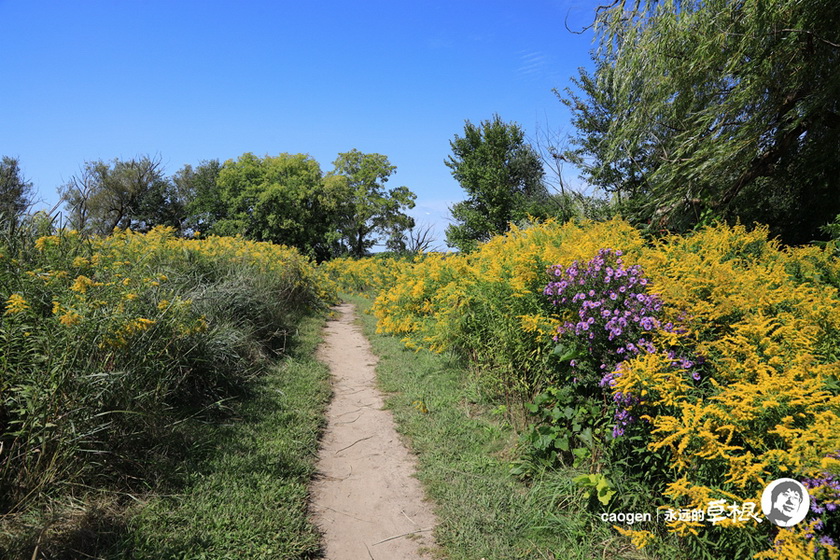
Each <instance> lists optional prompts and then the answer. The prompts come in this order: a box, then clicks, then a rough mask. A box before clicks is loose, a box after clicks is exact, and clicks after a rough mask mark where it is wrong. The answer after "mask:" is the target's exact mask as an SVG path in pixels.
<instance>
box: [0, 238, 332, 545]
mask: <svg viewBox="0 0 840 560" xmlns="http://www.w3.org/2000/svg"><path fill="white" fill-rule="evenodd" d="M334 293H335V288H334V287H333V285H332V284H331V282H329V281H328V280H327V279H326V278H325V277H324V276H323V274H322V272H320V271H319V270H317V269H316V267H315V266H314V264H313V263H311V261H310V260H309V259H308V258H305V257H303V256H301V255H300V254H299V253H298V252H297V251H296V250H294V249H289V248H287V247H283V246H277V245H272V244H269V243H256V242H251V241H246V240H244V239H242V238H221V237H210V238H207V239H185V238H180V237H176V236H175V235H174V233H173V231H172V230H170V229H167V228H156V229H154V230H152V231H151V232H149V233H147V234H138V233H132V232H131V231H117V232H115V233H114V234H113V235H111V236H109V237H106V238H90V237H83V236H81V235H79V234H78V233H76V232H74V231H59V232H57V233H55V232H54V231H52V232H51V231H47V232H45V234H44V235H40V234H38V233H37V227H36V226H32V227H30V228H24V230H21V231H7V232H5V234H4V235H3V236H2V238H0V299H2V306H3V309H2V311H1V312H0V337H2V347H0V360H2V361H1V362H0V511H2V513H3V518H4V519H6V520H9V519H17V520H19V521H20V519H21V514H26V513H27V512H30V511H37V510H39V509H40V510H42V511H43V510H44V508H45V507H46V508H49V504H50V503H53V502H52V501H51V500H54V499H55V498H56V496H65V497H67V496H70V497H71V498H70V499H71V500H73V499H76V500H81V499H82V496H83V495H84V494H85V492H87V491H89V490H93V489H96V488H110V489H114V490H115V491H117V490H118V491H120V492H123V493H126V494H125V495H128V493H132V494H137V495H141V494H143V493H144V492H146V491H148V490H151V489H153V488H154V487H155V485H156V484H158V483H160V482H161V481H160V480H159V479H160V477H161V476H164V475H165V474H166V473H167V472H169V471H171V470H172V468H173V464H175V465H176V466H175V467H174V468H175V470H177V469H178V467H177V463H178V462H179V461H183V460H184V456H183V454H184V452H185V449H186V448H188V447H189V442H188V441H184V440H183V439H179V436H178V430H179V428H180V427H181V426H182V425H183V423H185V422H186V421H188V420H193V419H199V420H202V419H203V420H204V421H207V420H212V419H213V418H223V417H224V415H225V414H226V412H227V402H228V400H229V399H230V398H231V397H233V396H235V395H237V394H240V393H241V392H242V391H243V390H245V389H246V388H247V386H248V383H249V381H250V380H252V379H254V378H255V377H256V376H257V375H258V374H259V373H260V371H261V369H260V365H261V364H262V363H263V362H264V361H265V360H266V359H267V358H269V357H272V356H279V355H283V354H284V353H286V351H287V350H288V345H289V344H292V340H293V336H292V335H294V334H295V329H296V328H297V325H298V323H299V321H300V320H301V318H302V317H304V316H306V315H308V314H311V313H312V312H313V311H316V310H319V309H324V308H325V307H326V305H327V304H329V303H331V302H332V301H333V297H334V296H333V295H332V294H334ZM162 465H163V466H162ZM120 492H117V494H119V493H120ZM76 503H77V504H78V503H81V502H76ZM79 507H80V506H79ZM77 509H78V508H77ZM15 516H16V517H15ZM24 517H25V515H24ZM20 522H21V523H22V524H23V525H24V526H31V527H37V526H38V522H36V521H32V520H31V519H30V520H29V521H26V520H25V519H23V521H20ZM9 531H10V529H9V525H8V524H6V525H4V529H3V532H4V533H5V534H6V535H7V536H8V535H9V534H11V533H10V532H9ZM39 542H40V537H39ZM3 544H8V543H7V542H6V541H4V543H3ZM9 546H11V545H9ZM41 547H42V548H41V550H42V551H43V550H44V548H45V545H43V544H41ZM4 550H6V549H4ZM9 550H16V549H14V548H11V549H9ZM29 550H30V551H31V545H30V548H29ZM36 551H37V547H36ZM10 554H11V553H10ZM27 554H30V553H27Z"/></svg>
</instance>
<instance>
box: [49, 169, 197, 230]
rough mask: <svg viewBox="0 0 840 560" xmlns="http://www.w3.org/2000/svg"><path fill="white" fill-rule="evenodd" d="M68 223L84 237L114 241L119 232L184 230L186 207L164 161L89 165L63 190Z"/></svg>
mask: <svg viewBox="0 0 840 560" xmlns="http://www.w3.org/2000/svg"><path fill="white" fill-rule="evenodd" d="M60 192H61V197H62V200H63V201H64V203H65V206H66V207H67V210H68V212H69V217H68V223H69V225H70V226H71V227H73V228H74V229H76V230H78V231H81V232H83V233H95V234H98V235H109V234H110V233H111V232H112V231H114V229H116V228H121V229H128V228H132V229H134V230H137V231H148V230H150V229H151V228H152V227H154V226H158V225H162V226H172V227H174V228H176V229H180V227H181V224H182V222H183V220H184V218H185V214H184V212H185V211H184V204H183V201H181V200H180V199H179V198H178V196H177V193H176V191H175V188H174V186H173V184H172V183H171V182H170V181H169V180H168V179H167V178H166V177H165V176H164V174H163V169H162V167H161V165H160V161H159V160H156V159H152V158H150V157H149V156H143V157H141V158H139V159H131V160H125V161H124V160H119V159H114V160H113V161H112V162H111V163H105V162H103V161H89V162H85V164H84V166H83V167H82V171H81V173H80V174H79V175H74V176H73V177H71V179H70V181H68V182H67V183H66V184H65V185H63V186H62V187H61V188H60Z"/></svg>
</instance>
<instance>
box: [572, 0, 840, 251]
mask: <svg viewBox="0 0 840 560" xmlns="http://www.w3.org/2000/svg"><path fill="white" fill-rule="evenodd" d="M595 29H596V32H597V37H598V41H599V48H598V49H597V51H596V52H595V54H594V61H595V68H594V71H593V72H592V73H589V72H587V71H585V70H581V71H580V75H579V79H578V80H577V81H576V85H577V89H578V91H567V95H566V96H565V97H564V101H565V103H567V104H568V105H569V107H570V108H571V110H572V112H573V119H574V124H575V125H576V127H577V129H578V133H579V134H578V136H577V138H576V148H575V149H574V150H572V151H571V152H570V153H569V156H570V157H571V158H573V159H575V161H576V162H577V163H578V164H579V165H580V166H581V167H582V169H583V173H584V177H585V178H586V179H587V180H589V181H591V182H592V183H594V184H596V185H599V186H601V187H603V188H605V189H607V190H610V191H613V192H616V193H618V194H619V195H620V196H621V197H622V198H623V199H624V201H625V204H626V209H627V210H628V211H629V212H630V213H631V214H632V216H633V217H635V218H636V219H637V220H639V221H649V222H652V223H653V225H655V226H659V225H662V226H667V227H671V228H675V229H683V228H687V227H691V226H692V225H693V224H695V223H697V222H698V221H700V220H701V219H702V218H703V217H708V216H710V215H713V216H718V217H721V218H725V219H727V220H730V221H734V220H736V219H740V220H741V221H744V222H752V221H754V220H758V221H762V222H765V223H768V224H769V225H770V226H771V228H772V231H773V232H774V233H776V234H778V235H780V236H781V237H782V239H783V240H785V241H787V242H790V243H801V242H807V241H809V240H811V239H814V238H817V237H819V236H820V231H819V227H820V226H821V225H823V224H825V223H827V222H829V221H831V219H832V218H833V217H834V216H835V215H836V214H837V213H838V212H840V196H838V194H837V193H838V189H840V152H838V150H837V149H836V146H837V145H838V141H840V107H838V105H839V104H840V4H838V3H836V2H828V1H825V0H772V1H768V2H732V1H730V0H682V1H680V0H666V1H655V0H637V1H636V2H628V1H625V0H619V1H616V2H613V3H612V4H611V5H610V6H608V7H606V8H602V9H600V10H599V12H598V14H597V16H596V21H595Z"/></svg>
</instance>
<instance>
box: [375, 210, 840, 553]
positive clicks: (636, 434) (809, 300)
mask: <svg viewBox="0 0 840 560" xmlns="http://www.w3.org/2000/svg"><path fill="white" fill-rule="evenodd" d="M604 248H616V249H620V250H621V251H623V253H622V254H618V251H617V250H615V249H614V250H608V249H604ZM593 255H597V256H596V257H595V258H594V259H593ZM619 259H621V262H619ZM546 271H549V274H550V275H551V283H550V284H549V286H548V287H546V281H545V280H544V278H545V273H546ZM642 271H644V274H642ZM643 280H644V282H643ZM581 281H583V283H582V284H581ZM564 282H565V284H564ZM631 282H632V283H631ZM622 287H623V288H624V291H621V288H622ZM838 287H840V260H838V259H837V257H836V255H835V248H834V245H832V244H829V245H828V246H826V247H825V248H820V247H802V248H782V247H780V246H779V244H778V243H776V242H774V241H772V240H769V239H768V233H767V230H766V229H765V228H755V229H753V230H752V231H748V230H747V229H746V228H744V227H742V226H736V227H730V226H725V225H720V226H715V227H709V228H705V229H703V230H700V231H698V232H695V233H693V234H690V235H686V236H671V237H667V238H664V239H661V240H658V241H656V242H653V243H650V244H648V245H646V244H645V243H644V242H643V241H642V239H641V238H640V237H639V236H638V234H637V233H636V232H635V231H634V230H632V228H629V227H628V226H627V224H625V223H624V222H622V221H620V220H613V221H611V222H607V223H602V224H565V225H562V226H560V225H557V224H552V223H548V224H540V225H536V226H534V227H531V228H529V229H517V228H512V229H511V231H510V232H508V233H507V234H506V235H504V236H498V237H495V238H493V239H492V240H490V241H489V242H488V243H486V244H484V245H482V246H481V247H480V248H479V250H478V251H476V252H475V253H472V254H470V255H467V256H448V257H439V258H436V259H434V260H430V261H429V262H424V263H418V264H415V265H412V266H411V267H406V268H405V269H404V270H403V271H401V273H400V274H399V276H398V278H397V281H396V283H395V284H394V285H393V287H391V288H390V289H389V290H386V291H385V292H382V293H381V294H380V295H379V298H378V299H377V301H376V304H375V310H376V314H377V317H378V318H379V320H380V329H381V330H383V331H385V332H393V333H399V334H402V335H403V336H405V337H406V338H407V342H408V343H410V344H413V345H414V346H416V347H426V348H433V349H435V350H443V349H455V350H458V351H459V352H461V353H462V354H463V355H465V356H467V357H468V358H470V359H471V361H472V363H473V364H475V366H476V370H477V371H478V372H479V374H480V375H485V376H487V375H490V376H493V377H494V378H495V379H496V380H498V382H499V384H500V385H501V386H504V387H509V388H520V389H522V390H523V392H524V394H525V395H529V394H531V395H532V394H533V393H534V392H537V391H539V390H541V389H543V388H546V387H551V386H565V385H567V384H568V385H569V386H574V387H577V388H576V389H575V390H574V391H572V392H570V391H568V390H566V389H564V390H563V392H562V394H561V393H556V392H555V393H553V394H555V395H560V397H557V398H553V400H551V399H549V400H547V401H546V402H549V401H551V402H554V401H558V402H559V400H558V399H560V400H563V399H568V398H572V397H571V396H570V395H577V396H578V397H577V398H580V399H582V400H581V401H580V402H581V403H584V400H583V399H592V398H597V396H598V395H599V394H600V395H602V396H604V395H606V396H608V397H610V398H612V399H613V403H615V404H613V405H611V406H615V410H616V413H617V416H616V417H614V420H615V424H616V428H617V429H616V432H615V435H616V436H619V437H618V438H617V439H616V440H615V442H616V443H617V444H618V443H620V442H622V441H625V442H627V441H629V440H631V439H632V441H633V442H635V443H632V444H628V443H622V444H621V445H630V447H629V448H626V449H625V450H626V451H630V452H632V455H630V456H631V457H632V461H631V459H625V460H624V462H625V464H626V465H629V466H628V469H631V470H627V472H629V473H630V474H632V467H633V465H636V467H635V468H636V473H637V474H639V476H640V477H641V478H640V480H642V481H643V483H645V484H648V483H650V484H651V485H652V486H651V488H656V492H657V493H658V497H656V500H658V502H659V503H660V504H662V505H667V506H670V507H679V508H686V509H694V508H705V507H706V505H707V504H708V503H709V502H711V501H715V500H720V499H726V500H732V501H737V502H747V501H752V502H760V496H761V492H762V490H763V488H764V487H765V486H766V485H767V484H768V483H769V482H770V481H772V480H774V479H776V478H781V477H791V478H797V479H799V480H808V481H810V482H809V483H808V484H809V485H811V488H812V490H813V492H814V496H815V498H816V500H815V502H814V503H815V504H816V509H814V508H812V511H811V513H810V515H809V517H807V518H806V520H805V521H804V522H803V523H801V524H800V525H798V526H796V527H794V528H791V529H778V528H776V527H775V526H772V527H771V526H770V524H760V525H757V526H756V525H755V524H754V523H753V522H752V521H750V520H748V519H726V520H725V521H723V522H721V524H720V527H719V529H720V530H719V531H705V532H703V533H702V534H701V528H702V524H698V523H696V522H692V521H690V520H689V521H686V520H680V519H675V520H673V521H668V522H667V525H666V526H667V528H668V530H669V531H670V532H672V533H675V534H677V535H680V539H682V540H683V541H684V543H685V545H686V546H687V547H688V549H689V550H691V549H692V548H693V549H694V550H699V549H700V548H704V549H705V550H707V551H708V549H709V547H710V546H713V547H719V550H718V553H719V554H722V555H725V554H727V552H726V551H729V552H730V553H732V554H741V555H743V554H745V552H744V551H749V553H750V554H757V556H756V557H761V558H766V559H776V560H781V559H783V558H793V557H811V556H813V555H814V554H816V553H815V547H816V550H818V551H819V554H821V555H824V556H827V557H829V558H837V557H838V548H837V546H836V544H837V543H838V542H840V536H838V535H837V534H836V531H837V529H836V527H837V520H836V517H835V516H836V515H837V514H836V510H835V509H831V507H829V506H832V507H837V506H836V505H835V504H837V495H836V493H835V488H834V484H835V480H836V478H835V477H836V476H837V474H838V473H837V469H836V465H834V463H832V461H834V459H831V458H832V457H834V456H833V455H832V454H833V453H835V452H836V450H837V449H840V382H838V380H840V362H838V353H837V350H836V349H837V347H838V345H840V296H838ZM546 295H547V296H548V297H546ZM555 302H556V303H555ZM555 337H556V340H555ZM553 350H554V352H555V354H552V351H553ZM558 358H562V359H558ZM561 397H562V399H561ZM564 402H565V400H564ZM570 406H571V405H570ZM587 406H588V405H587ZM558 410H561V411H562V410H563V407H559V408H558ZM547 412H551V411H550V410H549V411H547ZM632 419H636V420H637V421H636V422H632ZM622 430H624V431H626V432H627V434H625V435H624V436H622V435H621V432H622ZM631 432H632V434H631ZM542 435H546V436H547V437H550V438H553V441H557V442H560V443H561V444H562V442H563V441H564V439H563V438H565V437H566V434H564V433H555V432H551V433H546V434H542ZM631 435H632V437H631ZM535 441H536V440H535ZM539 441H540V442H543V441H547V440H544V439H543V440H539ZM569 441H571V440H569ZM649 456H655V457H661V458H662V459H661V461H660V459H657V460H656V465H658V466H657V468H656V469H648V467H647V466H644V467H641V466H640V465H648V464H649V463H646V462H645V461H647V460H648V457H649ZM609 459H610V460H611V461H615V462H618V461H620V457H619V456H618V455H617V454H615V453H614V454H612V455H610V456H609ZM829 459H831V460H830V461H829ZM660 463H663V464H662V465H660ZM829 463H831V464H830V465H829ZM829 466H830V467H831V469H829V468H828V467H829ZM832 469H833V470H832ZM642 470H644V471H645V472H641V471H642ZM651 473H652V474H651ZM643 474H644V475H650V476H648V478H645V477H644V476H642V475H643ZM654 475H655V476H654ZM657 477H658V478H657ZM648 495H649V496H650V495H652V492H648ZM832 527H834V528H832ZM831 531H834V533H832V532H831ZM649 537H650V535H646V538H645V544H648V543H650V542H651V539H650V538H649ZM774 542H775V544H772V545H770V544H768V543H774ZM736 551H740V552H736Z"/></svg>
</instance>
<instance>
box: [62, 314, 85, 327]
mask: <svg viewBox="0 0 840 560" xmlns="http://www.w3.org/2000/svg"><path fill="white" fill-rule="evenodd" d="M58 320H59V322H61V324H62V325H64V326H65V327H72V326H73V325H78V324H79V322H80V321H81V320H82V316H81V315H79V314H78V313H76V312H75V311H73V310H68V311H67V312H66V313H65V314H64V315H62V316H61V317H59V318H58Z"/></svg>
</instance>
